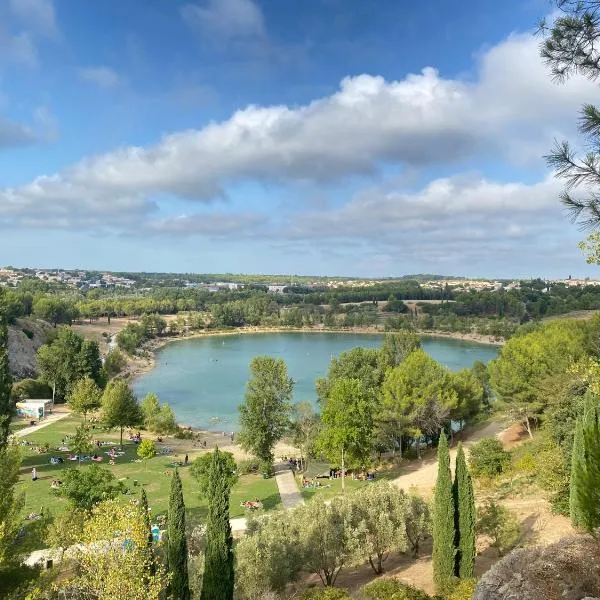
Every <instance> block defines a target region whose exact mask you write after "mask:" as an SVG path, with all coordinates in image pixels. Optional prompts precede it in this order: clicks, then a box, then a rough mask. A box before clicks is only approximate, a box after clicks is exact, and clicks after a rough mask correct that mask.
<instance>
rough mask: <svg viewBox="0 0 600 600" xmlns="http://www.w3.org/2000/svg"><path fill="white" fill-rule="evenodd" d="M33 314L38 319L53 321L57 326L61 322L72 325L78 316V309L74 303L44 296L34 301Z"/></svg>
mask: <svg viewBox="0 0 600 600" xmlns="http://www.w3.org/2000/svg"><path fill="white" fill-rule="evenodd" d="M33 314H34V316H35V317H37V318H38V319H43V320H44V321H48V322H49V323H52V325H53V326H54V327H56V326H57V325H58V324H59V323H67V324H68V325H71V323H72V322H73V320H74V319H76V318H77V316H78V311H77V309H76V308H75V306H73V304H72V303H70V302H68V301H66V300H62V299H61V298H56V297H52V296H44V297H42V298H39V299H38V300H36V301H35V302H34V303H33Z"/></svg>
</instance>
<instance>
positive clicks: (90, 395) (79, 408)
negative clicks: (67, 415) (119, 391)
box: [67, 377, 102, 423]
mask: <svg viewBox="0 0 600 600" xmlns="http://www.w3.org/2000/svg"><path fill="white" fill-rule="evenodd" d="M101 399H102V391H101V390H100V388H99V387H98V386H97V385H96V382H95V381H94V380H93V379H90V378H89V377H85V378H83V379H80V380H79V381H78V382H77V383H76V384H75V385H74V386H73V389H72V390H71V391H70V393H69V396H68V399H67V403H68V405H69V408H70V409H71V410H72V411H73V412H75V413H77V414H79V415H83V422H84V423H85V421H86V416H87V413H89V412H91V411H93V410H95V409H97V408H100V403H101Z"/></svg>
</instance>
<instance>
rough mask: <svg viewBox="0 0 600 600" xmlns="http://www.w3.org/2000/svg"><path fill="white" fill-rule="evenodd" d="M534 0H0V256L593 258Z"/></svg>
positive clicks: (264, 261) (551, 268) (534, 266)
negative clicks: (552, 158) (554, 149)
mask: <svg viewBox="0 0 600 600" xmlns="http://www.w3.org/2000/svg"><path fill="white" fill-rule="evenodd" d="M548 10H549V4H548V2H547V1H546V0H506V1H505V2H497V0H494V1H492V0H465V1H463V2H455V1H451V0H428V1H427V2H421V3H408V2H399V1H398V0H378V1H377V2H376V3H374V2H364V1H362V0H304V1H303V2H292V1H291V0H197V1H196V2H190V1H187V2H185V1H181V2H179V1H175V0H169V1H166V0H144V1H143V2H142V0H119V1H117V0H107V1H105V2H94V3H89V2H81V1H80V0H54V1H52V0H1V1H0V263H2V264H13V265H21V266H40V267H43V266H45V267H55V266H58V267H64V268H68V267H87V268H97V269H112V270H146V271H151V270H152V271H195V272H223V271H230V272H231V271H233V272H260V273H302V274H304V273H307V274H330V275H334V274H337V275H361V276H373V277H376V276H394V275H401V274H405V273H417V272H434V273H441V274H462V275H469V276H505V277H511V276H521V277H527V276H532V275H533V276H538V275H539V276H546V277H563V276H567V275H569V274H572V275H573V276H579V275H590V276H596V275H597V273H596V270H595V268H594V267H591V266H588V265H586V264H585V261H584V259H583V257H582V255H581V253H580V252H579V250H578V249H577V241H578V240H579V239H581V238H582V237H583V235H584V234H582V233H581V232H580V231H578V230H577V228H576V227H575V226H573V225H571V224H570V223H569V222H568V220H567V219H566V217H565V215H564V214H563V212H562V210H561V208H560V205H559V203H558V200H557V196H558V194H559V192H560V189H561V184H560V182H557V181H556V180H555V179H553V178H552V176H551V174H550V173H549V172H548V171H547V169H546V167H545V165H544V161H543V159H542V156H543V155H544V153H546V152H547V151H548V150H549V149H550V147H551V146H552V142H553V140H554V139H555V138H559V139H562V138H565V137H566V138H571V139H575V140H576V139H577V138H576V130H575V126H576V117H577V110H578V107H579V106H580V105H581V104H582V103H583V102H590V101H591V102H593V101H594V100H595V99H596V98H597V96H598V88H597V86H596V85H594V84H593V83H590V82H588V81H585V80H581V79H573V80H572V81H570V82H569V83H568V84H567V85H565V86H557V85H555V84H553V83H552V82H551V81H550V79H549V77H548V74H547V71H546V69H545V67H544V65H542V63H541V61H540V59H539V57H538V53H537V46H538V44H539V40H538V39H536V38H535V37H534V36H533V35H532V32H533V30H534V29H535V26H536V23H537V22H538V21H539V19H540V18H541V17H543V16H544V15H545V13H547V11H548Z"/></svg>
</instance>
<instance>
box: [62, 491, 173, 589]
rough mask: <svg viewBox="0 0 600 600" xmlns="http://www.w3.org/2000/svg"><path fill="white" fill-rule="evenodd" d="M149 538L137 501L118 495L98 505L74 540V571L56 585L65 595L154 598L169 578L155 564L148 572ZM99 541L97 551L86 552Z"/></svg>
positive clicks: (162, 569)
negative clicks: (123, 499)
mask: <svg viewBox="0 0 600 600" xmlns="http://www.w3.org/2000/svg"><path fill="white" fill-rule="evenodd" d="M107 535H108V536H110V537H109V539H108V540H107ZM147 539H148V532H147V529H146V521H145V519H144V515H143V514H142V511H141V510H140V507H139V506H135V505H133V504H129V503H128V504H121V503H120V502H118V501H117V500H107V501H105V502H102V503H100V504H98V505H96V506H95V507H94V508H93V509H92V511H91V514H90V516H89V518H88V519H87V520H86V521H85V525H84V529H83V533H82V535H81V537H80V539H79V540H78V542H79V543H80V544H81V546H80V547H79V548H78V549H77V550H75V554H74V560H75V564H76V569H75V570H74V572H75V576H74V577H70V578H65V579H63V580H61V581H59V582H58V584H57V585H58V587H59V588H60V589H61V590H63V591H64V592H65V594H66V597H86V598H87V597H90V598H95V599H97V600H113V599H115V598H128V599H129V600H146V599H149V600H158V599H159V598H161V597H162V595H163V593H164V589H165V585H166V582H167V578H166V573H165V570H164V568H162V567H161V566H159V565H156V570H155V572H154V573H151V572H150V571H149V568H148V554H147ZM107 541H108V542H110V543H108V544H107ZM99 544H101V545H102V551H101V552H90V550H89V548H90V546H98V545H99Z"/></svg>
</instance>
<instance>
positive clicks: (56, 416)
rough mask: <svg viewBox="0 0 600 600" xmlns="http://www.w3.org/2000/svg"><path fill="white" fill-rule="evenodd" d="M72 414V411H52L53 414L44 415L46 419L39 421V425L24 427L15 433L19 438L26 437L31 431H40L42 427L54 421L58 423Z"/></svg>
mask: <svg viewBox="0 0 600 600" xmlns="http://www.w3.org/2000/svg"><path fill="white" fill-rule="evenodd" d="M70 414H71V413H69V412H56V413H52V414H51V415H48V416H47V417H44V420H43V421H42V422H41V423H38V424H37V425H33V426H29V427H23V429H19V430H18V431H15V432H14V434H13V435H14V436H15V437H17V438H21V437H25V436H26V435H29V434H30V433H35V432H36V431H39V430H40V429H43V428H44V427H48V425H51V424H52V423H56V421H60V420H61V419H64V418H65V417H68V416H69V415H70Z"/></svg>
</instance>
